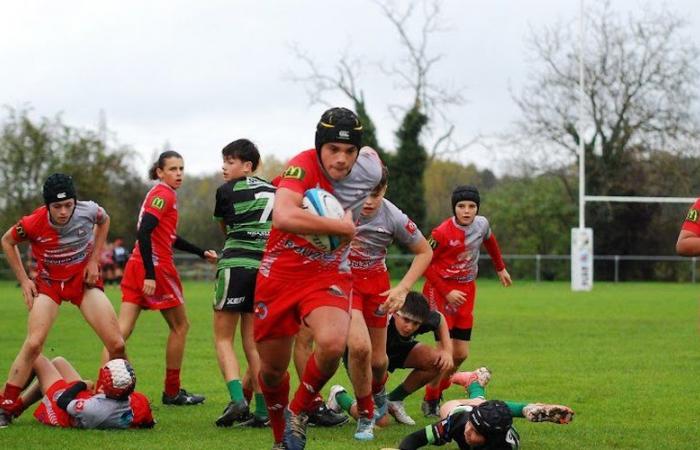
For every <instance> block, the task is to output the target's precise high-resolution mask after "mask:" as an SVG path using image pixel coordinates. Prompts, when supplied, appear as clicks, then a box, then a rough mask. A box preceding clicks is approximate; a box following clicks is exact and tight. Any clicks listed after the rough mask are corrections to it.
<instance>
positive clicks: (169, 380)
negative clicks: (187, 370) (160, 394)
mask: <svg viewBox="0 0 700 450" xmlns="http://www.w3.org/2000/svg"><path fill="white" fill-rule="evenodd" d="M179 393H180V369H165V395H167V396H168V397H175V396H176V395H177V394H179Z"/></svg>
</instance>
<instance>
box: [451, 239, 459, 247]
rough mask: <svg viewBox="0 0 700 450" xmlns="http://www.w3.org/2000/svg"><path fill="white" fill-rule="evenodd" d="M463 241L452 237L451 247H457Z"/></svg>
mask: <svg viewBox="0 0 700 450" xmlns="http://www.w3.org/2000/svg"><path fill="white" fill-rule="evenodd" d="M461 244H462V241H460V240H459V239H450V244H449V245H450V247H457V246H458V245H461Z"/></svg>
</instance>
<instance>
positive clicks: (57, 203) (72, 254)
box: [0, 173, 125, 426]
mask: <svg viewBox="0 0 700 450" xmlns="http://www.w3.org/2000/svg"><path fill="white" fill-rule="evenodd" d="M43 197H44V203H45V205H44V206H41V207H39V208H37V209H36V210H34V212H33V213H32V214H30V215H28V216H24V217H22V218H21V219H20V220H19V222H17V224H15V225H14V226H13V227H12V228H10V229H9V230H7V232H6V233H5V234H4V235H3V237H2V248H3V250H4V252H5V255H6V257H7V261H8V263H9V265H10V267H11V268H12V270H13V271H14V273H15V276H16V277H17V281H18V282H19V284H20V286H21V288H22V294H23V296H24V302H25V303H26V304H27V309H28V310H29V318H28V321H27V337H26V339H25V341H24V343H23V344H22V348H21V349H20V351H19V353H18V355H17V357H16V358H15V361H14V362H13V363H12V367H11V368H10V374H9V375H8V378H7V384H5V391H4V394H3V397H2V398H0V400H1V401H2V402H1V403H0V426H4V425H7V424H8V423H9V421H10V419H11V416H12V415H13V413H14V412H15V411H16V410H19V409H21V407H22V404H21V399H20V398H19V395H20V392H21V391H22V387H23V386H25V384H26V383H27V382H28V380H29V377H30V374H31V371H32V365H33V364H34V361H35V360H36V358H37V357H38V356H39V355H40V354H41V352H42V349H43V346H44V342H45V341H46V337H47V335H48V333H49V331H50V330H51V327H52V325H53V323H54V321H55V320H56V317H57V316H58V308H59V306H60V305H61V302H64V301H69V302H71V303H73V304H74V305H75V306H77V307H78V308H79V309H80V312H81V314H82V315H83V317H84V318H85V320H86V321H87V322H88V323H89V324H90V326H91V327H92V328H93V329H94V330H95V332H96V333H97V335H98V336H99V338H100V339H101V340H102V342H103V343H104V345H105V348H106V350H107V353H108V354H109V357H110V358H121V357H124V356H125V346H124V339H123V338H122V336H121V334H120V333H119V326H118V324H117V317H116V314H115V312H114V308H113V307H112V304H111V303H110V302H109V299H107V297H106V296H105V294H104V292H103V280H102V279H101V278H100V268H99V266H98V258H99V256H100V252H101V250H102V246H103V245H104V243H105V240H106V239H107V233H108V232H109V216H108V215H107V213H106V212H105V210H104V209H103V208H102V207H100V206H99V205H98V204H97V203H95V202H92V201H83V200H78V199H77V194H76V191H75V186H74V184H73V179H72V178H71V177H70V176H68V175H65V174H61V173H55V174H53V175H51V176H49V177H48V178H47V179H46V182H45V183H44V186H43ZM25 241H27V242H29V245H30V249H31V253H32V257H33V258H34V259H35V260H36V261H37V276H36V278H35V279H34V280H32V279H30V278H29V277H28V276H27V272H26V271H25V269H24V266H23V265H22V261H21V259H20V257H19V249H18V248H17V246H18V245H19V244H20V243H21V242H25Z"/></svg>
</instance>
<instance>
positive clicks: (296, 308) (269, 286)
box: [253, 272, 352, 342]
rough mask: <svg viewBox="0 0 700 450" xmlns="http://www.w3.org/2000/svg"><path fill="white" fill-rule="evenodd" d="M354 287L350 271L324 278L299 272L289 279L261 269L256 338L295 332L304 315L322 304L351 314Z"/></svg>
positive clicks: (256, 297)
mask: <svg viewBox="0 0 700 450" xmlns="http://www.w3.org/2000/svg"><path fill="white" fill-rule="evenodd" d="M351 291H352V275H350V274H337V275H334V276H332V277H323V278H319V277H316V278H314V277H313V276H308V277H306V276H304V274H300V276H299V281H288V280H275V279H271V278H268V277H266V276H263V275H261V274H260V273H259V272H258V278H257V281H256V283H255V305H254V307H253V313H254V314H255V322H254V323H255V325H254V332H255V341H256V342H260V341H265V340H268V339H274V338H281V337H289V336H294V335H295V334H297V332H298V331H299V324H300V323H301V321H302V320H303V319H304V317H306V316H307V315H309V313H311V311H313V310H314V309H316V308H318V307H320V306H333V307H336V308H340V309H342V310H343V311H346V312H347V313H348V314H350V295H351ZM330 325H331V326H332V324H330Z"/></svg>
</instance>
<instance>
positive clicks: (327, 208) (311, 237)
mask: <svg viewBox="0 0 700 450" xmlns="http://www.w3.org/2000/svg"><path fill="white" fill-rule="evenodd" d="M302 207H303V208H304V209H305V210H307V211H309V212H310V213H311V214H315V215H317V216H321V217H330V218H331V219H342V218H343V216H344V215H345V210H344V209H343V207H342V206H341V204H340V202H339V201H338V199H337V198H335V197H334V196H333V194H331V193H330V192H328V191H326V190H323V189H320V188H314V189H309V190H308V191H306V192H304V199H303V200H302ZM303 237H304V239H306V240H307V241H309V243H310V244H311V245H313V246H314V247H316V248H317V249H319V250H323V251H324V252H332V251H333V250H335V249H336V248H338V247H339V246H340V238H339V237H338V236H327V235H321V234H306V235H304V236H303Z"/></svg>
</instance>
